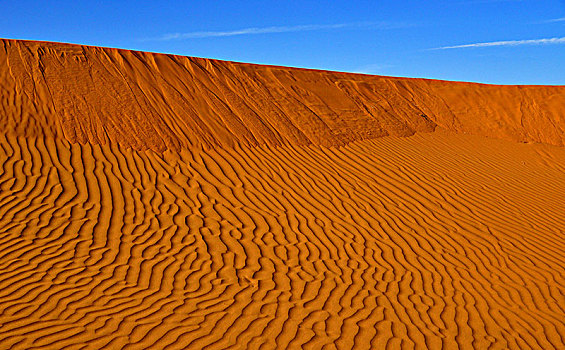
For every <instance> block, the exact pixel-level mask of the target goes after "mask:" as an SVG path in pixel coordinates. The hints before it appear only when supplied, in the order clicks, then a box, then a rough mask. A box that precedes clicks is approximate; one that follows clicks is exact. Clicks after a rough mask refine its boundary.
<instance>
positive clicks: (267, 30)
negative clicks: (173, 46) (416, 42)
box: [146, 22, 411, 41]
mask: <svg viewBox="0 0 565 350" xmlns="http://www.w3.org/2000/svg"><path fill="white" fill-rule="evenodd" d="M408 26H411V25H409V24H405V23H389V22H356V23H337V24H304V25H296V26H271V27H251V28H243V29H237V30H228V31H198V32H188V33H169V34H165V35H163V36H161V37H158V38H153V39H146V40H157V41H168V40H182V39H200V38H218V37H230V36H239V35H257V34H273V33H291V32H309V31H316V30H331V29H344V28H367V27H371V28H380V29H393V28H404V27H408Z"/></svg>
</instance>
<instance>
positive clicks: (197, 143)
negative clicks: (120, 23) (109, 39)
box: [0, 40, 565, 349]
mask: <svg viewBox="0 0 565 350" xmlns="http://www.w3.org/2000/svg"><path fill="white" fill-rule="evenodd" d="M563 93H564V87H559V86H555V87H549V86H490V85H480V84H470V83H450V82H440V81H431V80H423V79H400V78H387V77H377V76H366V75H358V74H346V73H336V72H325V71H313V70H304V69H291V68H283V67H270V66H258V65H249V64H239V63H231V62H222V61H215V60H207V59H200V58H188V57H180V56H172V55H161V54H150V53H143V52H134V51H126V50H116V49H106V48H97V47H87V46H79V45H68V44H55V43H42V42H29V41H15V40H2V45H1V47H0V99H1V106H2V107H1V110H0V121H1V124H0V125H1V128H2V133H1V134H0V349H122V348H123V349H226V348H229V349H301V348H304V349H351V348H355V349H399V348H402V349H430V348H431V349H435V348H446V349H508V348H510V349H529V348H534V349H561V348H565V268H564V266H565V240H564V237H565V211H564V210H563V209H564V208H565V196H564V194H565V148H564V147H560V146H562V144H563V140H564V133H563V129H564V128H565V125H564V120H563V118H564V116H563V111H565V108H563V107H565V101H564V98H563ZM517 141H519V142H517Z"/></svg>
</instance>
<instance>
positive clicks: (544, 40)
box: [429, 37, 565, 50]
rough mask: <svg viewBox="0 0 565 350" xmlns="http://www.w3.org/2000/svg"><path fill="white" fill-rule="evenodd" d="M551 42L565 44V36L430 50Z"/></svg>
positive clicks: (545, 43)
mask: <svg viewBox="0 0 565 350" xmlns="http://www.w3.org/2000/svg"><path fill="white" fill-rule="evenodd" d="M551 44H554V45H555V44H565V37H562V38H545V39H532V40H505V41H491V42H484V43H474V44H464V45H454V46H442V47H436V48H432V49H429V50H449V49H465V48H474V47H493V46H521V45H551Z"/></svg>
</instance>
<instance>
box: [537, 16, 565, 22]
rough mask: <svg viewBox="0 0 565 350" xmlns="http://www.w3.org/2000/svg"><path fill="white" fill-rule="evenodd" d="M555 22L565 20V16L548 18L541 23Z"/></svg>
mask: <svg viewBox="0 0 565 350" xmlns="http://www.w3.org/2000/svg"><path fill="white" fill-rule="evenodd" d="M556 22H565V17H561V18H553V19H548V20H547V21H543V22H542V23H556Z"/></svg>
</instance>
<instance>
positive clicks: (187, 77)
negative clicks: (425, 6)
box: [0, 40, 565, 151]
mask: <svg viewBox="0 0 565 350" xmlns="http://www.w3.org/2000/svg"><path fill="white" fill-rule="evenodd" d="M0 81H1V87H0V88H1V89H2V94H1V97H2V103H1V106H2V113H1V118H2V122H3V123H4V125H7V126H8V129H9V130H13V131H14V133H15V134H16V135H42V134H44V133H47V135H52V136H54V135H59V136H61V137H64V138H66V139H67V140H68V141H70V142H79V143H82V144H84V143H86V142H91V143H105V142H108V141H112V142H117V143H120V144H121V145H124V146H131V147H133V148H134V149H138V150H142V149H152V150H157V151H163V150H165V149H167V148H172V149H177V150H178V149H180V148H182V147H188V146H190V145H194V144H207V145H233V144H235V143H239V144H242V145H258V144H267V145H279V144H281V143H291V144H297V145H306V144H315V145H323V146H331V145H343V144H345V143H347V142H351V141H355V140H362V139H370V138H375V137H382V136H387V135H393V136H409V135H413V134H414V133H415V132H430V131H433V130H434V128H435V127H436V125H439V126H441V127H443V128H446V129H448V130H452V131H455V132H463V133H471V134H476V135H483V136H489V137H495V138H505V139H512V140H517V141H522V142H543V143H549V144H554V145H563V142H564V140H565V132H564V127H563V124H564V121H563V120H562V118H563V117H562V111H563V110H565V87H548V86H486V85H480V84H470V83H452V82H442V81H432V80H424V79H399V78H387V77H377V76H366V75H359V74H346V73H336V72H326V71H314V70H305V69H292V68H283V67H269V66H258V65H250V64H241V63H232V62H223V61H217V60H209V59H200V58H189V57H180V56H173V55H162V54H152V53H144V52H135V51H127V50H116V49H106V48H97V47H87V46H79V45H68V44H55V43H38V42H28V41H13V40H2V48H0Z"/></svg>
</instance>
